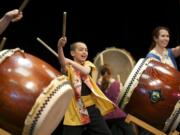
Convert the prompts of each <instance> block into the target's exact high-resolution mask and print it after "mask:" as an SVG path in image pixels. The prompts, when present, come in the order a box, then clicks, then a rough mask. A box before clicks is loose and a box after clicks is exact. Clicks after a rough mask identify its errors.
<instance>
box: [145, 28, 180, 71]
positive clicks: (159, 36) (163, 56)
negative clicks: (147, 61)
mask: <svg viewBox="0 0 180 135" xmlns="http://www.w3.org/2000/svg"><path fill="white" fill-rule="evenodd" d="M169 40H170V31H169V29H168V28H167V27H164V26H158V27H156V28H155V29H154V30H153V32H152V43H151V46H150V52H149V53H148V54H147V57H148V58H149V57H151V58H155V59H156V60H158V61H160V62H162V63H165V64H168V65H170V66H172V67H174V68H176V69H177V68H178V66H177V63H176V61H175V58H177V57H179V56H180V45H178V46H177V47H174V48H167V46H168V44H169Z"/></svg>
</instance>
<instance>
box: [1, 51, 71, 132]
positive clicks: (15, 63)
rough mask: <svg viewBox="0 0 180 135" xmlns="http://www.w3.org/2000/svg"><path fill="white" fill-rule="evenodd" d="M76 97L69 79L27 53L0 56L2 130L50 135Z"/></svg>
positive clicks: (10, 52) (2, 53)
mask: <svg viewBox="0 0 180 135" xmlns="http://www.w3.org/2000/svg"><path fill="white" fill-rule="evenodd" d="M72 96H73V90H72V87H71V85H70V84H69V82H68V81H67V78H66V76H64V75H61V74H60V72H58V71H57V70H56V69H55V68H53V67H52V66H50V65H49V64H48V63H46V62H44V61H43V60H41V59H39V58H37V57H35V56H33V55H31V54H28V53H25V52H24V51H23V50H21V49H19V48H16V49H9V50H4V51H1V52H0V128H2V129H4V130H6V131H8V132H10V133H11V134H13V135H21V134H22V135H50V134H51V133H52V132H53V131H54V129H55V128H56V127H57V126H58V124H59V123H60V121H61V119H62V117H63V115H64V113H65V111H66V109H67V106H68V104H69V102H70V100H71V98H72Z"/></svg>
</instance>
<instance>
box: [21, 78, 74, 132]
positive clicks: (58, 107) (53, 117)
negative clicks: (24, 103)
mask: <svg viewBox="0 0 180 135" xmlns="http://www.w3.org/2000/svg"><path fill="white" fill-rule="evenodd" d="M59 80H60V81H59ZM73 94H74V93H73V90H72V87H71V85H70V84H69V82H68V81H67V79H66V77H64V76H61V77H59V78H58V79H55V80H53V81H52V83H51V84H50V85H49V86H48V88H47V89H46V90H44V91H43V92H42V93H41V95H40V96H39V97H38V99H37V100H36V103H35V105H34V106H33V108H32V109H31V112H29V114H28V117H27V118H26V120H25V126H24V130H23V134H22V135H27V134H32V135H50V134H52V132H53V131H54V130H55V129H56V127H57V126H58V124H59V123H60V122H61V120H62V118H63V116H64V114H65V112H66V110H67V108H68V105H69V103H70V101H71V99H72V97H73Z"/></svg>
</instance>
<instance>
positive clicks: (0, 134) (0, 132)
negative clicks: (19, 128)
mask: <svg viewBox="0 0 180 135" xmlns="http://www.w3.org/2000/svg"><path fill="white" fill-rule="evenodd" d="M0 135H11V134H10V133H8V132H7V131H5V130H4V129H1V128H0Z"/></svg>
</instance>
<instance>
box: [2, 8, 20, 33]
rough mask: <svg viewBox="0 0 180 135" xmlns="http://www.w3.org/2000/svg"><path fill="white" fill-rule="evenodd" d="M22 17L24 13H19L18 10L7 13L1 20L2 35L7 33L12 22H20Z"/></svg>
mask: <svg viewBox="0 0 180 135" xmlns="http://www.w3.org/2000/svg"><path fill="white" fill-rule="evenodd" d="M22 17H23V14H22V11H19V10H18V9H13V10H10V11H8V12H6V13H5V14H4V16H3V17H2V18H1V19H0V34H2V33H3V32H4V31H5V29H6V28H7V27H8V25H9V24H10V22H16V21H19V20H20V19H21V18H22Z"/></svg>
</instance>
